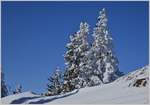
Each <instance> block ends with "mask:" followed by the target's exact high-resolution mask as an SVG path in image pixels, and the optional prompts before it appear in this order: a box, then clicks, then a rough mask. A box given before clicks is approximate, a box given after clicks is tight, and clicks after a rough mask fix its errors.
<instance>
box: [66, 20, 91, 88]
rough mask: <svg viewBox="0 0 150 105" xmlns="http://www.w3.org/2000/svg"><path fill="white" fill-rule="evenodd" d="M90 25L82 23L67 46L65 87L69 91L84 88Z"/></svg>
mask: <svg viewBox="0 0 150 105" xmlns="http://www.w3.org/2000/svg"><path fill="white" fill-rule="evenodd" d="M88 34H89V25H88V24H87V23H86V22H81V23H80V30H79V31H78V32H76V33H74V34H73V35H71V36H70V43H68V44H67V46H66V47H67V52H66V53H65V56H64V57H65V61H66V63H65V64H66V66H67V67H66V71H65V73H64V83H65V84H64V85H65V87H66V88H67V91H71V90H73V89H75V88H81V87H83V86H84V84H83V83H84V74H83V72H84V67H83V66H84V64H85V60H86V59H84V56H85V52H86V51H87V50H88V42H87V35H88Z"/></svg>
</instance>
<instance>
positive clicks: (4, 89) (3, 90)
mask: <svg viewBox="0 0 150 105" xmlns="http://www.w3.org/2000/svg"><path fill="white" fill-rule="evenodd" d="M7 95H8V89H7V86H6V83H5V80H4V73H3V72H2V71H1V97H5V96H7Z"/></svg>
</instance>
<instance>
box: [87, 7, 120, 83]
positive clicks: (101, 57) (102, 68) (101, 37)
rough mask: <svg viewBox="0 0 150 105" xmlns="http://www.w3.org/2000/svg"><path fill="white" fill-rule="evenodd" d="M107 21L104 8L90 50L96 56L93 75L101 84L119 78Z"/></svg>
mask: <svg viewBox="0 0 150 105" xmlns="http://www.w3.org/2000/svg"><path fill="white" fill-rule="evenodd" d="M107 21H108V19H107V17H106V11H105V9H104V8H103V9H102V11H100V15H99V17H98V22H97V24H96V27H95V28H94V31H93V37H94V42H93V44H92V48H91V49H90V50H91V52H92V54H93V56H94V57H93V58H94V61H93V62H94V65H93V66H92V68H93V75H94V76H97V77H98V78H99V80H100V83H108V82H111V81H113V80H114V79H116V78H117V77H118V76H119V75H118V74H119V69H118V60H117V57H116V56H115V54H114V52H113V46H112V38H111V36H110V34H109V33H108V28H107ZM100 83H99V84H100Z"/></svg>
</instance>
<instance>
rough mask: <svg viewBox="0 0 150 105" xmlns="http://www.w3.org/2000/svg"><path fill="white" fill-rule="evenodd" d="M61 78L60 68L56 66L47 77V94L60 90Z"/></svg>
mask: <svg viewBox="0 0 150 105" xmlns="http://www.w3.org/2000/svg"><path fill="white" fill-rule="evenodd" d="M61 78H62V76H61V72H60V69H59V68H58V67H57V68H56V70H55V72H54V73H53V74H52V76H50V77H49V78H48V80H49V83H48V84H47V90H48V94H47V95H58V94H60V93H61V92H62V83H61Z"/></svg>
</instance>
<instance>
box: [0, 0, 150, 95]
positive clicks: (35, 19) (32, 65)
mask: <svg viewBox="0 0 150 105" xmlns="http://www.w3.org/2000/svg"><path fill="white" fill-rule="evenodd" d="M102 8H106V11H107V16H108V26H109V30H110V32H111V34H112V37H113V39H114V46H115V52H116V54H117V56H118V59H119V62H120V64H119V67H120V71H123V72H125V73H128V72H130V71H132V70H135V69H137V68H139V67H142V66H145V65H147V64H148V2H131V1H130V2H3V3H2V69H3V71H4V73H5V79H6V83H7V84H8V85H10V86H11V87H12V88H14V87H15V86H16V85H17V84H22V86H23V89H24V91H26V90H31V91H34V92H39V93H40V92H44V91H46V84H47V82H48V81H47V78H48V76H49V75H50V74H51V73H52V71H54V70H55V68H56V67H57V66H60V67H61V68H62V69H63V68H64V58H63V54H64V53H65V51H66V49H65V45H66V44H67V42H69V35H70V34H72V33H74V32H76V31H77V30H78V29H79V23H80V22H81V21H87V22H88V23H89V24H90V27H91V31H92V28H93V27H94V26H95V24H96V22H97V17H98V13H99V10H100V9H102Z"/></svg>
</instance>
